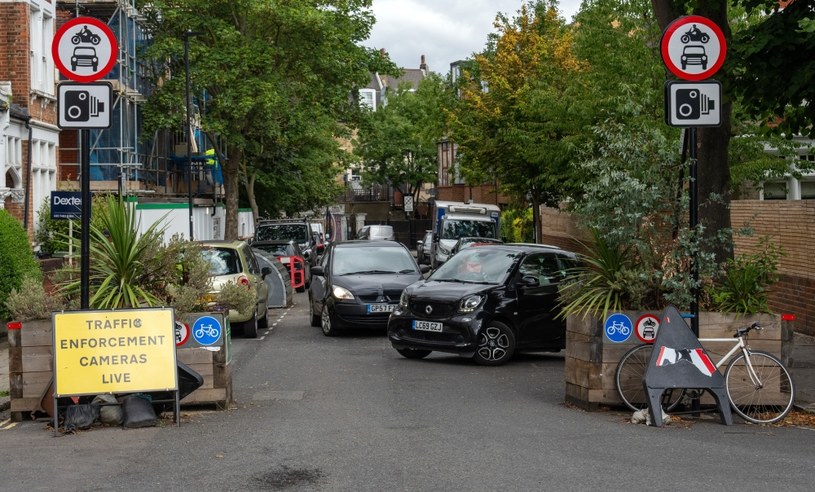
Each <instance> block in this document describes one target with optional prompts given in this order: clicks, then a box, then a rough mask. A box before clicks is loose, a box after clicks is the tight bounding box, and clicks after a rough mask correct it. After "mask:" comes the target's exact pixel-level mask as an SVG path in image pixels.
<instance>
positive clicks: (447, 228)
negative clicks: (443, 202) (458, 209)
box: [441, 219, 495, 239]
mask: <svg viewBox="0 0 815 492" xmlns="http://www.w3.org/2000/svg"><path fill="white" fill-rule="evenodd" d="M467 236H472V237H495V224H494V223H493V222H491V221H483V220H456V219H448V220H446V221H445V222H444V230H443V231H442V232H441V238H442V239H458V238H460V237H467Z"/></svg>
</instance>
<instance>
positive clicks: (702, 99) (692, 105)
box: [676, 89, 716, 120]
mask: <svg viewBox="0 0 815 492" xmlns="http://www.w3.org/2000/svg"><path fill="white" fill-rule="evenodd" d="M715 109H716V101H714V100H713V99H711V98H710V97H708V96H707V95H705V94H702V93H701V92H700V91H699V89H677V91H676V119H678V120H698V119H699V117H700V116H702V115H708V114H710V112H711V111H714V110H715Z"/></svg>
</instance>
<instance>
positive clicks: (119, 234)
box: [64, 197, 167, 309]
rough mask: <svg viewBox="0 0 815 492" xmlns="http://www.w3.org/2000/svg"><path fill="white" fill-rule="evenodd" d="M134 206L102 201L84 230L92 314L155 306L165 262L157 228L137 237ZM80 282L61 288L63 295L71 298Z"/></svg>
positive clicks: (156, 224)
mask: <svg viewBox="0 0 815 492" xmlns="http://www.w3.org/2000/svg"><path fill="white" fill-rule="evenodd" d="M139 228H140V223H139V221H138V220H137V215H136V211H135V206H134V205H133V204H126V203H125V202H124V201H123V200H122V199H121V198H116V197H107V198H105V199H104V200H103V203H102V205H101V207H100V209H99V210H98V214H97V215H96V220H94V221H92V222H91V224H90V231H89V236H90V255H91V258H92V259H93V261H91V263H90V279H89V283H90V286H89V288H90V291H91V296H90V301H89V307H91V308H92V309H116V308H127V307H131V308H132V307H145V306H155V305H158V304H161V302H160V297H159V296H158V295H157V293H160V292H163V290H164V287H165V285H166V284H165V280H166V279H165V278H164V277H163V273H164V272H166V271H167V267H166V265H164V266H163V267H162V264H163V263H164V262H165V261H166V260H167V258H166V257H164V256H162V253H163V248H162V247H161V244H162V233H163V229H162V228H160V222H156V223H154V224H152V225H151V226H150V227H148V228H147V230H146V231H144V232H143V233H140V232H139ZM79 289H80V280H79V279H76V277H74V279H73V280H72V281H70V282H69V283H68V284H67V285H65V286H64V290H65V293H66V294H67V295H75V294H76V292H77V291H79Z"/></svg>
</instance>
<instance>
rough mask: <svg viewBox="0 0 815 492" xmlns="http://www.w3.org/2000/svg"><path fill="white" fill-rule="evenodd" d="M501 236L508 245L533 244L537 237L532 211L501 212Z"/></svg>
mask: <svg viewBox="0 0 815 492" xmlns="http://www.w3.org/2000/svg"><path fill="white" fill-rule="evenodd" d="M500 224H501V230H500V231H499V236H500V237H501V238H505V241H506V242H508V243H531V242H533V239H534V237H535V224H534V223H533V221H532V209H530V208H523V209H506V210H503V211H502V212H501V221H500Z"/></svg>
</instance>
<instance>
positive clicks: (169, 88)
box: [144, 0, 394, 238]
mask: <svg viewBox="0 0 815 492" xmlns="http://www.w3.org/2000/svg"><path fill="white" fill-rule="evenodd" d="M144 13H145V16H146V21H145V26H146V28H147V30H148V32H149V34H150V35H151V36H152V39H151V44H150V46H149V48H148V49H147V51H146V55H147V57H148V59H149V60H151V61H152V62H153V65H152V68H153V72H152V73H151V76H152V78H153V80H154V81H155V82H156V86H155V87H156V90H155V92H154V93H153V94H152V95H151V97H150V99H149V101H148V104H147V105H146V106H145V111H144V116H145V123H146V127H147V130H148V132H149V131H151V130H161V129H180V128H182V126H183V122H184V118H185V109H184V107H185V104H184V96H185V78H184V77H180V76H177V75H179V74H183V73H184V59H183V52H184V43H183V40H184V33H185V32H186V31H194V32H198V33H199V34H198V35H196V36H193V37H190V38H189V48H190V49H189V60H190V79H191V85H192V93H193V95H194V96H195V97H196V99H198V100H199V103H200V106H201V108H202V110H203V109H204V108H205V110H204V111H202V113H203V114H202V115H201V124H202V126H203V129H204V130H205V131H206V132H207V133H209V134H211V135H218V136H219V137H220V138H221V139H223V140H224V141H225V142H227V143H228V145H229V148H228V151H229V152H228V153H226V154H227V158H226V159H225V160H224V161H223V162H222V166H223V171H224V182H225V187H224V188H225V193H226V203H227V216H226V224H225V228H226V237H227V238H234V237H236V236H237V210H236V206H237V205H238V188H239V182H240V180H239V178H240V179H242V180H244V181H243V182H244V183H245V184H246V185H251V184H252V183H253V182H254V180H255V179H257V180H258V181H265V182H267V186H268V189H279V188H280V187H281V186H282V185H281V184H280V183H295V182H302V181H303V180H305V179H314V180H319V182H318V183H313V184H310V185H309V186H304V187H303V188H302V189H301V190H299V191H301V192H317V194H316V195H311V196H309V197H308V198H307V199H306V200H304V202H305V203H307V204H308V203H311V202H315V201H316V202H320V201H324V200H325V197H324V194H322V193H320V190H328V189H330V183H331V180H330V178H329V177H328V176H327V175H328V174H329V173H327V172H326V171H327V169H329V167H327V166H330V163H331V162H332V160H331V159H333V157H334V156H335V155H336V153H337V152H338V150H337V149H338V146H337V144H336V142H333V148H331V145H332V142H331V139H332V138H333V137H335V136H339V135H340V134H342V132H343V128H342V126H341V125H340V124H339V123H338V122H344V123H351V122H353V121H354V120H355V118H356V115H357V113H358V108H357V107H356V106H355V105H354V104H352V101H350V100H349V97H348V94H349V93H351V91H352V90H353V89H355V88H359V87H363V86H364V85H365V84H367V82H368V80H369V77H370V71H371V70H376V69H392V68H394V67H393V66H392V64H391V63H390V62H389V61H388V60H387V59H386V58H383V57H382V56H381V55H380V53H379V52H378V51H377V50H375V49H373V48H366V47H363V46H362V42H363V41H364V40H365V39H367V38H368V37H369V35H370V32H371V26H372V25H373V21H374V19H373V16H372V15H371V12H370V0H350V1H349V0H320V1H317V2H277V1H275V2H269V1H256V0H156V1H154V2H151V3H150V4H149V5H147V6H145V8H144ZM168 73H169V74H171V76H169V77H168ZM159 81H160V82H161V83H158V82H159ZM202 95H205V98H206V100H205V101H204V100H203V96H202ZM204 102H205V103H206V104H203V103H204ZM314 132H319V133H320V135H318V136H315V135H314V134H313V133H314ZM315 140H317V141H319V142H320V143H319V151H317V152H311V151H309V146H310V144H311V143H312V142H314V141H315ZM312 165H313V166H318V167H320V169H321V170H322V172H318V173H315V174H311V173H308V172H306V171H307V170H308V168H309V167H310V166H312ZM292 170H294V171H295V172H291V171H292ZM296 171H301V173H300V174H297V173H296ZM280 174H282V177H281V178H280V180H281V181H280V182H276V180H277V177H278V176H280ZM264 191H265V190H264ZM264 194H265V193H264ZM295 205H299V204H294V205H292V206H295ZM281 206H289V205H288V204H284V205H279V204H274V203H269V204H266V205H265V208H267V209H268V211H269V212H270V213H271V212H274V210H273V209H275V208H278V207H281Z"/></svg>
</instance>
